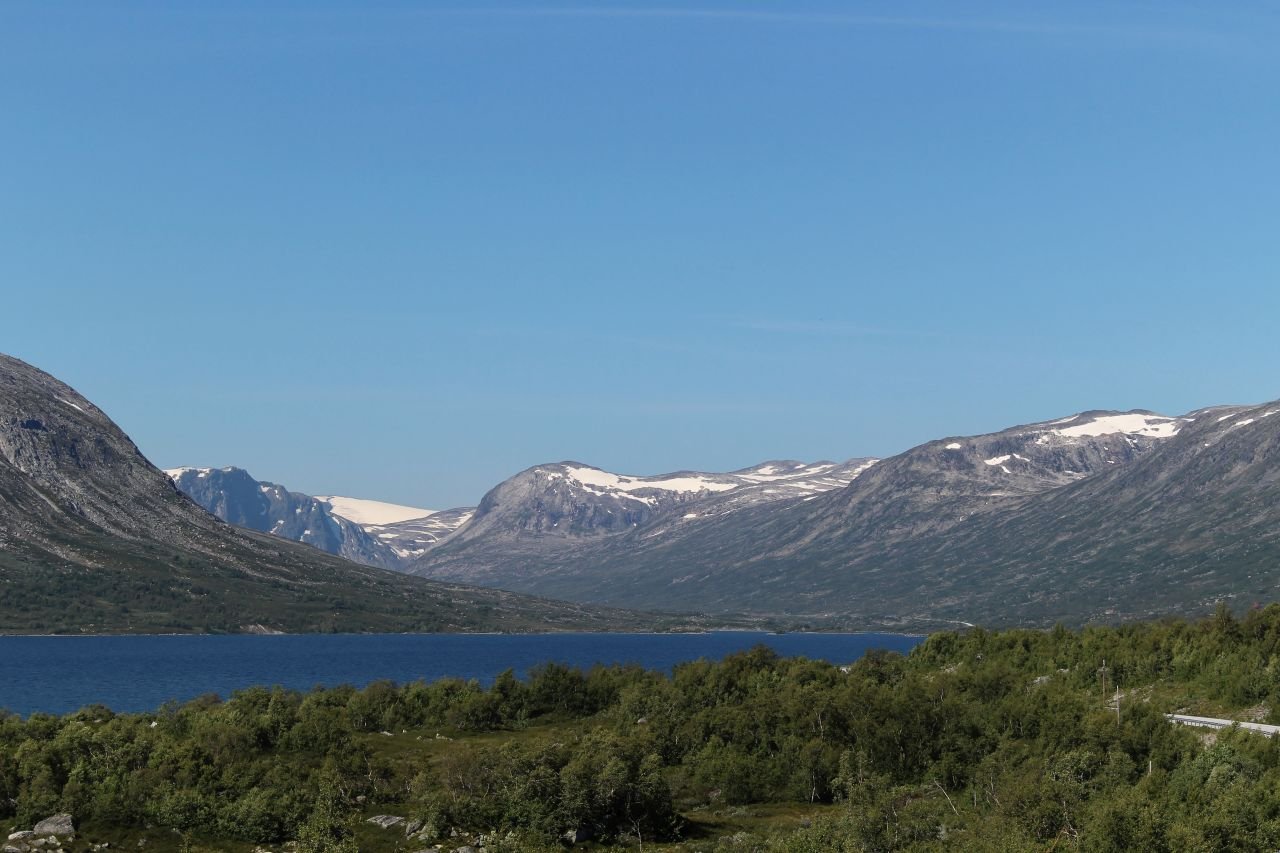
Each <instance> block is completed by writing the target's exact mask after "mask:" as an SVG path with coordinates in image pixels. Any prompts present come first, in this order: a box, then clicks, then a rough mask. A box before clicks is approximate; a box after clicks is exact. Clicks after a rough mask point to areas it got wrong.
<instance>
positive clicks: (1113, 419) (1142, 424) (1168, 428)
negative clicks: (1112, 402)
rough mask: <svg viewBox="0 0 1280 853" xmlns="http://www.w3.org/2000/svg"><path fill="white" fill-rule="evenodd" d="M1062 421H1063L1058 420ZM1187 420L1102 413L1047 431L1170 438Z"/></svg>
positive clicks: (1075, 434)
mask: <svg viewBox="0 0 1280 853" xmlns="http://www.w3.org/2000/svg"><path fill="white" fill-rule="evenodd" d="M1058 423H1061V421H1058ZM1183 423H1185V421H1184V420H1183V419H1182V418H1167V417H1165V416H1164V415H1144V414H1141V413H1138V412H1131V413H1129V414H1125V415H1101V416H1099V417H1096V418H1093V419H1092V420H1088V421H1085V422H1084V423H1079V424H1076V425H1074V426H1068V427H1060V428H1058V429H1051V430H1047V431H1046V432H1049V433H1052V434H1054V435H1060V436H1063V437H1065V438H1076V437H1082V436H1099V435H1115V434H1117V433H1123V434H1125V435H1145V436H1147V437H1148V438H1170V437H1172V436H1175V435H1177V434H1178V430H1179V429H1181V428H1182V425H1183Z"/></svg>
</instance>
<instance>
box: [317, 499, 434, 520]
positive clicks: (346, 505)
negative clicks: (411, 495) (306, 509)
mask: <svg viewBox="0 0 1280 853" xmlns="http://www.w3.org/2000/svg"><path fill="white" fill-rule="evenodd" d="M316 500H321V501H324V502H325V503H327V504H329V506H330V507H331V508H332V509H333V512H334V514H335V515H340V516H342V517H343V518H345V519H346V520H347V521H354V522H355V523H356V524H360V525H369V524H395V523H396V522H399V521H409V520H410V519H414V518H426V517H427V516H428V515H434V514H435V513H436V510H434V509H423V508H421V507H414V506H404V505H403V504H393V503H386V502H384V501H371V500H365V499H364V498H348V497H343V496H342V495H316Z"/></svg>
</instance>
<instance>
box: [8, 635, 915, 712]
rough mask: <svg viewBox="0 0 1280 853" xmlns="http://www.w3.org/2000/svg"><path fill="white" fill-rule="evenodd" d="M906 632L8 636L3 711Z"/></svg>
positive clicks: (826, 648)
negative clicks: (245, 688) (257, 686)
mask: <svg viewBox="0 0 1280 853" xmlns="http://www.w3.org/2000/svg"><path fill="white" fill-rule="evenodd" d="M922 639H923V637H914V636H905V635H901V634H767V633H760V632H750V631H713V632H711V633H708V634H479V635H477V634H470V635H465V634H323V635H318V634H302V635H287V636H266V637H263V636H249V635H235V636H174V637H159V636H144V637H0V708H3V709H7V710H9V711H11V712H14V713H18V714H22V715H23V716H26V715H28V714H31V713H34V712H36V711H44V712H47V713H52V714H64V713H68V712H70V711H75V710H78V709H79V708H82V707H84V706H85V705H90V704H103V705H106V706H108V707H110V708H112V709H114V710H116V711H148V710H153V709H155V708H158V707H160V706H161V705H163V704H164V703H165V702H167V701H169V700H178V701H185V700H188V699H193V698H195V697H197V696H201V695H203V694H207V693H217V694H218V695H220V696H223V697H226V696H229V695H230V694H231V693H232V691H234V690H238V689H240V688H243V687H251V686H254V685H265V686H270V685H276V684H279V685H283V686H285V687H290V688H294V689H297V690H307V689H310V688H311V687H314V686H316V685H327V686H334V685H338V684H354V685H356V686H363V685H365V684H368V683H369V682H371V681H377V680H380V679H391V680H393V681H397V682H402V683H403V682H408V681H416V680H419V679H421V680H425V681H431V680H434V679H437V678H443V677H446V676H453V677H458V678H476V679H479V680H480V681H481V682H486V683H487V682H489V681H491V680H492V679H493V678H494V677H495V676H496V675H498V674H499V673H501V672H502V671H504V670H506V669H513V670H515V671H516V673H517V674H519V675H523V674H524V673H525V672H526V671H528V669H529V668H530V667H532V666H535V665H537V664H540V663H545V662H548V661H556V662H558V663H563V664H566V665H569V666H578V667H584V668H585V667H589V666H591V665H593V664H596V663H604V664H612V663H636V664H640V665H641V666H643V667H645V668H647V669H658V670H664V671H669V670H670V669H671V668H672V667H674V666H675V665H676V664H678V663H681V662H683V661H691V660H697V659H699V658H706V659H708V660H719V659H721V658H724V657H725V656H726V655H729V654H732V653H733V652H736V651H742V650H744V649H749V648H752V647H753V646H756V645H759V644H764V645H767V646H769V647H771V648H773V649H775V650H776V651H777V652H778V653H779V654H782V655H786V656H793V655H801V656H804V657H808V658H814V659H817V660H825V661H830V662H832V663H848V662H850V661H853V660H856V659H858V658H859V657H861V656H862V655H863V654H864V653H865V652H867V651H868V650H870V649H888V650H891V651H898V652H904V653H905V652H907V651H909V650H910V649H911V648H913V647H914V646H915V645H916V644H917V643H919V642H920V641H921V640H922Z"/></svg>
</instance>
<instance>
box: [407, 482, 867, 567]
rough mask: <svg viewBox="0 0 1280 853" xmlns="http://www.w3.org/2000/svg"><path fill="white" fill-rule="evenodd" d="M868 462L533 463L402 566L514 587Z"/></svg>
mask: <svg viewBox="0 0 1280 853" xmlns="http://www.w3.org/2000/svg"><path fill="white" fill-rule="evenodd" d="M874 462H875V460H873V459H853V460H849V461H848V462H844V463H835V462H815V463H804V462H796V461H792V460H782V461H772V462H765V463H762V464H760V465H757V466H754V467H752V468H744V469H741V470H738V471H732V472H728V473H705V472H698V471H679V472H675V473H672V474H664V475H661V476H656V477H635V476H628V475H621V474H613V473H610V472H608V471H603V470H601V469H599V468H593V467H591V466H589V465H583V464H582V463H579V462H560V463H555V464H547V465H538V466H535V467H533V468H529V469H527V470H525V471H522V472H520V473H519V474H516V475H515V476H514V477H511V478H510V479H508V480H505V481H504V482H502V483H500V484H499V485H497V486H496V487H494V488H493V489H491V490H490V491H489V493H488V494H486V495H485V496H484V498H483V499H482V500H481V501H480V506H479V507H477V508H476V510H475V514H474V516H473V517H471V518H470V520H469V521H468V522H467V523H465V524H463V525H462V526H461V527H459V528H458V529H457V530H456V531H455V532H453V533H452V534H451V535H450V536H448V537H447V538H446V539H444V540H443V541H442V542H441V543H440V544H439V545H438V546H436V547H434V548H432V549H431V550H429V551H428V552H427V553H426V554H425V555H424V556H423V557H422V558H421V559H419V560H418V561H416V562H414V563H413V564H412V565H411V566H410V568H409V571H411V572H415V573H420V574H423V575H426V576H430V577H438V578H453V579H466V580H467V581H468V582H477V583H484V584H486V585H492V586H500V587H510V588H519V587H521V586H522V585H525V584H528V583H529V582H530V579H531V576H532V575H533V574H536V573H537V572H538V571H539V570H540V569H541V567H543V566H545V565H548V564H560V563H561V562H564V561H573V560H574V559H576V557H577V556H578V555H580V554H584V553H595V548H596V546H601V547H605V546H603V545H602V543H607V542H613V541H614V540H622V539H627V540H629V539H630V538H633V537H635V536H665V535H666V534H667V533H668V532H669V531H670V530H671V529H673V528H674V529H678V528H680V527H682V526H687V525H689V524H691V523H693V522H695V521H697V520H706V519H711V518H716V517H721V516H727V515H731V514H734V513H737V512H742V511H744V510H746V509H747V508H750V507H755V506H761V505H766V504H774V503H780V502H785V501H787V500H804V499H807V498H810V497H812V496H814V495H817V494H820V493H822V492H825V491H830V490H832V489H838V488H840V487H842V486H845V485H847V484H848V483H850V482H851V481H853V479H854V478H856V477H858V476H859V475H860V474H861V473H862V472H863V471H865V470H867V469H868V468H869V467H871V465H872V464H873V463H874Z"/></svg>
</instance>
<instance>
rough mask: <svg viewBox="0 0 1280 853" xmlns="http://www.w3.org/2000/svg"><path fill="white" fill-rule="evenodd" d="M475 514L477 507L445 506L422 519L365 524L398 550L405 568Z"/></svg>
mask: <svg viewBox="0 0 1280 853" xmlns="http://www.w3.org/2000/svg"><path fill="white" fill-rule="evenodd" d="M475 513H476V508H475V507H473V506H467V507H458V508H456V509H442V510H440V511H439V512H433V513H431V514H430V515H428V516H424V517H422V518H410V519H406V520H404V521H394V522H390V523H387V524H365V525H364V529H365V530H366V531H368V533H369V535H371V536H374V537H376V538H377V539H378V540H379V541H380V542H382V543H383V544H385V545H386V546H387V547H389V548H390V549H391V550H392V551H394V552H395V553H396V556H397V557H399V558H400V568H401V569H402V570H404V569H407V568H408V567H409V566H410V565H412V563H413V561H414V560H416V559H417V558H419V557H421V556H422V555H423V554H425V553H427V551H429V550H431V549H432V548H434V547H435V546H437V545H439V544H440V543H441V542H443V541H444V540H445V539H447V538H448V537H449V536H450V535H451V534H452V533H453V532H454V531H455V530H457V529H458V528H460V527H462V526H463V525H464V524H466V523H467V522H468V521H470V520H471V518H472V516H474V515H475Z"/></svg>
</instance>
